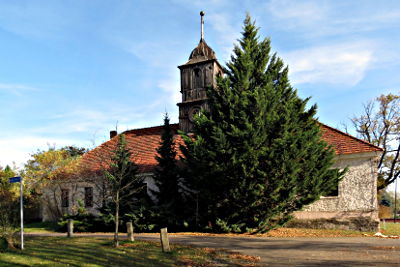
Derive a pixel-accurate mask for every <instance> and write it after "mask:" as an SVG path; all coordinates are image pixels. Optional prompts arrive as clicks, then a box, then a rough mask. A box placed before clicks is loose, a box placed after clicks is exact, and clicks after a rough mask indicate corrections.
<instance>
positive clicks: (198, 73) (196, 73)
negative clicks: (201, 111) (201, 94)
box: [194, 68, 203, 88]
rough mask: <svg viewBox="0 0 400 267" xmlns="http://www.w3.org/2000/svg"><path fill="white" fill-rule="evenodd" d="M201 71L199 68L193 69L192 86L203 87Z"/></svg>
mask: <svg viewBox="0 0 400 267" xmlns="http://www.w3.org/2000/svg"><path fill="white" fill-rule="evenodd" d="M202 74H203V73H202V71H201V69H199V68H196V69H194V88H202V87H203V75H202Z"/></svg>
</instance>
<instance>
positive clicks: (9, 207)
mask: <svg viewBox="0 0 400 267" xmlns="http://www.w3.org/2000/svg"><path fill="white" fill-rule="evenodd" d="M15 175H16V171H15V170H13V169H11V168H10V167H9V166H6V167H5V168H4V169H3V168H2V167H1V166H0V242H2V240H4V241H5V243H6V244H7V245H8V246H9V247H13V243H14V239H13V235H14V233H15V232H16V228H17V225H18V218H19V217H18V211H19V209H18V207H19V205H18V203H19V201H18V196H19V194H18V193H17V192H18V191H19V190H18V188H19V186H18V185H17V184H12V183H10V182H9V180H8V179H9V178H11V177H14V176H15ZM1 249H2V248H1V247H0V250H1Z"/></svg>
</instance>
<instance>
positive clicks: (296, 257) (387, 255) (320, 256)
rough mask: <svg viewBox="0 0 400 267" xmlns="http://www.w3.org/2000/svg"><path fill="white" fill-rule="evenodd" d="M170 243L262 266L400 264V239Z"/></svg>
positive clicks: (184, 239)
mask: <svg viewBox="0 0 400 267" xmlns="http://www.w3.org/2000/svg"><path fill="white" fill-rule="evenodd" d="M97 236H99V235H97ZM104 236H106V237H111V236H110V235H104ZM135 237H136V239H140V240H154V241H158V240H159V237H158V236H157V235H146V234H139V235H136V236H135ZM170 242H171V243H180V244H185V245H194V246H200V247H210V248H225V249H229V250H233V251H238V252H241V253H244V254H247V255H254V256H260V257H261V264H262V265H263V266H400V239H381V238H375V237H336V238H302V237H301V238H300V237H297V238H272V237H215V236H190V235H173V234H171V235H170Z"/></svg>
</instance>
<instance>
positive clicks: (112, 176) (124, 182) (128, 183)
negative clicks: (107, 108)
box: [104, 134, 144, 247]
mask: <svg viewBox="0 0 400 267" xmlns="http://www.w3.org/2000/svg"><path fill="white" fill-rule="evenodd" d="M131 155H132V153H131V152H130V151H129V149H128V148H127V147H126V140H125V135H124V134H121V135H119V138H118V143H117V146H116V149H115V150H114V151H113V156H112V159H111V160H112V161H111V164H110V168H109V169H108V170H105V171H104V176H105V178H106V181H107V184H108V188H109V192H110V198H111V200H112V204H113V207H114V209H113V212H114V216H113V217H114V224H115V232H114V246H116V247H117V246H118V245H119V239H118V232H119V221H120V217H121V215H120V210H121V208H123V207H126V206H128V205H130V204H131V202H133V201H135V198H134V197H133V196H134V195H135V194H137V193H138V192H140V191H141V190H142V189H143V185H144V184H143V177H141V176H138V175H137V174H138V167H137V165H136V164H135V163H134V162H132V161H131Z"/></svg>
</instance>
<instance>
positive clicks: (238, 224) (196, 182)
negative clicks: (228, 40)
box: [181, 16, 343, 232]
mask: <svg viewBox="0 0 400 267" xmlns="http://www.w3.org/2000/svg"><path fill="white" fill-rule="evenodd" d="M242 34H243V35H242V38H241V39H240V40H239V45H236V46H235V48H234V50H233V55H232V56H231V60H230V62H228V63H227V68H226V70H225V76H224V77H222V78H218V79H217V88H210V89H209V90H208V97H209V104H210V111H209V112H207V111H203V112H202V113H201V114H200V115H199V116H197V117H196V118H195V130H194V133H195V135H194V138H192V137H191V136H188V135H186V136H183V137H184V139H185V143H186V145H185V146H182V148H181V149H182V151H183V153H184V155H185V162H186V165H187V167H188V169H189V173H190V174H189V175H188V176H187V181H188V184H190V186H191V188H192V190H194V191H196V192H198V210H199V214H200V223H201V224H202V225H203V226H204V227H205V228H210V229H211V230H213V231H226V232H265V231H268V230H270V229H272V228H274V227H276V226H279V225H282V224H284V223H285V222H287V221H288V220H289V219H290V218H291V214H292V212H293V211H296V210H299V209H301V208H302V207H303V206H304V205H307V204H310V203H312V202H313V201H315V200H317V199H318V198H319V197H320V196H321V195H323V194H326V193H328V192H330V191H331V190H333V189H334V188H335V187H336V186H337V183H338V181H339V180H340V179H341V177H342V175H343V172H342V171H340V170H338V169H333V168H332V164H333V159H334V151H333V150H332V149H331V148H329V147H328V145H327V144H326V143H325V142H324V141H322V140H321V134H320V126H319V123H318V122H317V120H316V118H315V114H316V110H317V108H316V106H315V105H314V106H312V107H311V108H309V109H307V107H306V105H307V102H308V100H309V99H304V100H303V99H301V98H300V97H298V95H297V92H296V90H295V89H293V88H292V87H291V85H290V83H289V79H288V68H287V67H285V66H284V63H283V62H282V60H281V59H280V58H278V57H277V56H276V55H275V54H272V55H271V53H270V40H269V39H264V40H262V41H259V39H258V29H257V28H256V26H255V24H254V22H252V21H251V18H250V17H249V16H247V17H246V19H245V21H244V27H243V33H242Z"/></svg>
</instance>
